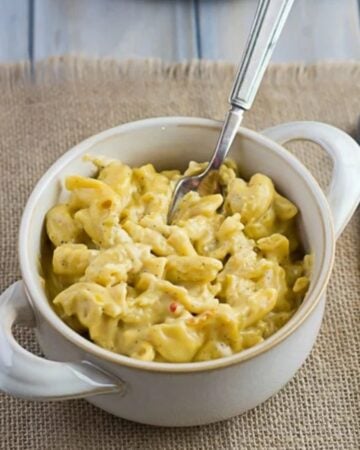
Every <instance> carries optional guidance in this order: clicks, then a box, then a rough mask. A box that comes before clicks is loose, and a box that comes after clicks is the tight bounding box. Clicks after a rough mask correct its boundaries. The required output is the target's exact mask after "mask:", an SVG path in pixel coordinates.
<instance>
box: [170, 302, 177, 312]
mask: <svg viewBox="0 0 360 450" xmlns="http://www.w3.org/2000/svg"><path fill="white" fill-rule="evenodd" d="M177 307H178V304H177V303H176V302H171V303H170V305H169V310H170V312H172V313H175V312H176V310H177Z"/></svg>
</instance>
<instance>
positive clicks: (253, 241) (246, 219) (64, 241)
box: [42, 157, 311, 362]
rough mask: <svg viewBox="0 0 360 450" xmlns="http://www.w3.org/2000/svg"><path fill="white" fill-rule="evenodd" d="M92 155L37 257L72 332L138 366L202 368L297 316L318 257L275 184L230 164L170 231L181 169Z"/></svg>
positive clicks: (193, 168) (192, 198)
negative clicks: (91, 169) (306, 246)
mask: <svg viewBox="0 0 360 450" xmlns="http://www.w3.org/2000/svg"><path fill="white" fill-rule="evenodd" d="M87 159H88V160H90V161H91V162H92V163H93V164H94V165H95V166H96V167H97V168H98V173H97V176H96V178H87V177H82V176H77V175H74V176H69V177H68V178H67V179H66V183H65V185H66V189H67V190H68V192H69V196H68V200H67V202H66V203H62V204H58V205H56V206H54V207H53V208H52V209H51V210H50V211H49V212H48V213H47V216H46V232H47V236H48V238H49V239H48V241H47V244H46V245H45V248H44V250H43V254H42V267H43V272H44V277H45V285H46V289H47V293H48V296H49V299H50V301H51V302H52V304H53V306H54V308H55V311H56V312H57V314H58V315H59V316H60V317H61V318H62V319H63V320H64V321H65V322H66V323H68V324H69V325H70V326H71V327H72V328H74V329H75V330H76V331H78V332H79V333H82V334H84V335H86V336H87V337H88V338H90V339H91V340H92V341H93V342H95V343H96V344H98V345H100V346H101V347H104V348H106V349H108V350H111V351H114V352H117V353H121V354H124V355H127V356H130V357H132V358H138V359H142V360H146V361H166V362H189V361H204V360H209V359H215V358H221V357H223V356H227V355H231V354H233V353H237V352H240V351H241V350H244V349H246V348H249V347H252V346H254V345H256V344H258V343H259V342H261V341H263V340H264V339H266V338H267V337H268V336H270V335H272V334H273V333H274V332H276V331H277V330H278V329H279V328H280V327H282V326H283V325H284V324H285V323H286V322H287V321H288V320H289V319H290V317H291V316H292V315H293V314H294V312H295V311H296V310H297V309H298V307H299V305H300V304H301V302H302V300H303V298H304V296H305V294H306V291H307V289H308V285H309V277H310V266H311V257H310V256H309V255H305V256H304V253H303V251H302V247H301V243H300V241H299V236H298V233H297V228H296V216H297V214H298V210H297V208H296V206H295V205H294V204H293V203H291V202H290V201H289V200H287V199H286V198H285V197H283V196H281V195H280V194H279V193H277V191H276V190H275V187H274V184H273V182H272V181H271V179H270V178H268V177H267V176H265V175H262V174H255V175H254V176H252V177H251V179H250V180H249V181H245V180H243V179H242V178H240V177H239V173H238V168H237V166H236V165H235V164H234V163H233V162H231V161H227V162H225V163H224V164H223V165H222V166H221V168H220V170H219V171H218V172H216V173H215V174H212V176H211V177H209V179H208V181H207V183H205V185H204V186H203V187H202V189H201V192H200V193H201V195H200V194H199V193H197V192H190V193H188V194H187V195H186V196H185V197H184V198H183V200H182V201H181V203H180V205H179V207H178V210H177V211H176V213H175V216H174V219H173V221H172V223H171V224H167V222H166V218H167V213H168V208H169V204H170V200H171V195H172V191H173V189H174V186H175V183H176V181H177V180H178V179H179V177H180V176H181V174H180V172H179V171H177V170H169V171H162V172H157V171H156V170H155V169H154V167H153V166H152V165H151V164H147V165H144V166H142V167H138V168H130V167H128V166H127V165H125V164H122V163H121V162H120V161H117V160H106V159H105V158H102V157H91V158H90V157H87ZM206 164H207V163H202V164H199V163H195V162H191V163H190V165H189V167H188V169H187V170H186V172H185V175H190V174H195V173H197V172H199V171H201V170H202V169H203V168H204V167H205V166H206ZM214 192H215V193H214Z"/></svg>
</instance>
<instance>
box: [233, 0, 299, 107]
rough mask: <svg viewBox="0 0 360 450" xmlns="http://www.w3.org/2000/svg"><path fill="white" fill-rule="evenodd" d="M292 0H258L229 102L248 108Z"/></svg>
mask: <svg viewBox="0 0 360 450" xmlns="http://www.w3.org/2000/svg"><path fill="white" fill-rule="evenodd" d="M293 2H294V0H260V1H259V4H258V7H257V10H256V14H255V18H254V22H253V24H252V27H251V31H250V36H249V39H248V42H247V45H246V47H245V51H244V54H243V57H242V60H241V63H240V67H239V70H238V73H237V75H236V79H235V83H234V87H233V90H232V92H231V95H230V99H229V102H230V103H231V104H232V105H233V106H237V107H239V108H242V109H245V110H248V109H250V107H251V105H252V103H253V101H254V98H255V95H256V92H257V90H258V88H259V85H260V83H261V80H262V78H263V75H264V72H265V70H266V67H267V65H268V63H269V60H270V58H271V55H272V53H273V50H274V47H275V45H276V43H277V40H278V39H279V36H280V33H281V31H282V29H283V27H284V24H285V22H286V19H287V16H288V14H289V12H290V9H291V7H292V4H293Z"/></svg>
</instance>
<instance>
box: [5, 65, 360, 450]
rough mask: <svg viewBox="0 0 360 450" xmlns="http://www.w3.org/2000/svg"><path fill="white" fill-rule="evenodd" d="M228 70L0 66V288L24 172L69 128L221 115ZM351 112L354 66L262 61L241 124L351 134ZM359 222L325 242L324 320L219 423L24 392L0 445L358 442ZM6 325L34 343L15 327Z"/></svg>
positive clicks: (76, 136)
mask: <svg viewBox="0 0 360 450" xmlns="http://www.w3.org/2000/svg"><path fill="white" fill-rule="evenodd" d="M233 76H234V67H233V66H232V65H228V64H223V63H207V62H200V63H199V62H192V63H187V64H177V65H167V64H164V63H161V62H159V61H123V62H114V61H89V60H85V59H79V58H65V59H64V58H58V59H55V60H50V61H45V62H43V63H40V64H38V65H37V66H36V67H35V68H34V69H33V70H31V68H30V67H29V66H28V65H27V64H18V65H8V66H4V65H2V66H0V152H1V158H0V164H1V169H0V250H1V251H0V290H1V291H2V290H3V289H5V287H7V286H8V285H9V284H10V283H12V282H13V281H15V280H16V279H18V278H19V270H18V261H17V254H16V246H17V230H18V224H19V220H20V215H21V212H22V209H23V206H24V204H25V202H26V198H27V197H28V195H29V193H30V191H31V189H32V187H33V186H34V183H35V182H36V180H37V179H38V178H39V177H40V175H41V174H42V173H43V172H44V171H45V170H46V169H47V168H48V167H49V165H50V164H51V163H52V162H53V161H54V160H55V159H56V158H58V157H59V156H60V155H61V154H62V153H64V152H65V151H66V150H67V149H68V148H70V147H72V146H73V145H74V144H76V143H78V142H79V141H81V140H82V139H84V138H86V137H88V136H90V135H92V134H94V133H97V132H99V131H101V130H104V129H106V128H108V127H112V126H114V125H118V124H120V123H123V122H128V121H131V120H136V119H140V118H145V117H151V116H165V115H190V116H203V117H211V118H216V119H222V118H223V116H224V113H225V110H226V108H227V103H226V100H227V96H228V93H229V90H230V87H231V82H232V78H233ZM359 114H360V63H355V62H354V63H351V62H349V63H326V64H325V63H323V64H318V65H313V66H306V67H304V66H301V65H285V66H273V67H271V68H270V69H269V71H268V73H267V75H266V77H265V80H264V82H263V84H262V87H261V90H260V93H259V94H258V97H257V99H256V102H255V104H254V107H253V109H252V111H251V112H249V113H248V114H247V115H246V118H245V126H247V127H249V128H253V129H256V130H261V129H262V128H265V127H268V126H270V125H274V124H278V123H281V122H286V121H291V120H305V119H306V120H320V121H323V122H328V123H330V124H333V125H336V126H337V127H340V128H342V129H344V130H345V131H347V132H349V133H350V134H352V135H355V133H356V126H357V121H358V118H359ZM294 151H295V152H296V154H297V155H298V156H299V157H300V158H301V159H302V160H303V161H304V162H305V163H306V164H307V165H308V166H309V167H310V168H311V170H313V172H314V173H315V174H316V175H317V176H318V178H319V179H320V182H321V184H324V183H325V182H326V180H327V179H328V177H329V173H330V164H329V161H328V159H327V157H325V156H324V154H323V153H321V152H319V151H318V149H316V148H315V146H314V145H309V144H304V143H302V144H300V145H297V146H296V147H294ZM359 151H360V150H359ZM359 176H360V174H359ZM359 219H360V216H359V212H357V213H356V214H355V216H354V217H353V219H352V221H351V223H350V224H349V225H348V227H347V229H346V230H345V232H344V233H343V235H342V236H341V238H340V239H339V242H338V247H337V254H336V263H335V268H334V272H333V276H332V278H331V281H330V285H329V290H328V302H327V309H326V315H325V320H324V323H323V326H322V329H321V333H320V336H319V339H318V341H317V343H316V345H315V348H314V350H313V352H312V354H311V356H310V358H309V359H308V361H307V362H306V364H305V365H304V367H303V368H302V369H301V370H300V371H299V372H298V374H297V375H296V376H295V378H294V379H293V380H292V381H291V382H290V383H289V384H288V385H287V386H286V387H285V388H284V389H283V390H282V391H281V392H280V393H279V394H277V395H276V396H275V397H273V398H271V399H270V400H268V401H267V402H266V403H265V404H263V405H261V406H259V407H257V408H256V409H254V410H252V411H250V412H248V413H246V414H244V415H242V416H240V417H236V418H234V419H232V420H228V421H224V422H221V423H216V424H213V425H208V426H203V427H195V428H183V429H165V428H155V427H150V426H145V425H139V424H136V423H131V422H127V421H125V420H122V419H118V418H115V417H112V416H110V415H108V414H106V413H105V412H103V411H101V410H99V409H96V408H95V407H93V406H91V405H90V404H88V403H87V402H86V401H84V400H79V401H67V402H61V403H33V402H28V401H23V400H18V399H14V398H11V397H9V396H6V395H2V394H0V448H1V449H6V450H12V449H61V450H82V449H84V450H85V449H86V450H87V449H106V450H107V449H128V450H132V449H141V450H142V449H150V448H151V449H164V450H167V449H169V450H170V449H172V450H173V449H174V450H180V449H181V450H182V449H199V450H201V449H266V450H270V449H284V450H285V449H286V450H288V449H324V450H325V449H326V450H330V449H334V450H335V449H336V450H340V449H344V450H345V449H346V450H351V449H358V448H359V447H360V437H359V430H360V394H359V391H360V374H359V372H360V364H359V337H360V330H359V319H360V298H359V269H360V268H359V250H360V238H359V236H360V220H359ZM17 334H18V336H19V339H20V341H21V342H22V343H23V344H24V345H25V346H26V347H27V348H30V349H32V350H35V351H37V346H36V343H35V340H34V337H33V335H32V334H31V333H30V332H29V331H28V330H24V329H20V330H18V331H17ZM0 351H1V349H0Z"/></svg>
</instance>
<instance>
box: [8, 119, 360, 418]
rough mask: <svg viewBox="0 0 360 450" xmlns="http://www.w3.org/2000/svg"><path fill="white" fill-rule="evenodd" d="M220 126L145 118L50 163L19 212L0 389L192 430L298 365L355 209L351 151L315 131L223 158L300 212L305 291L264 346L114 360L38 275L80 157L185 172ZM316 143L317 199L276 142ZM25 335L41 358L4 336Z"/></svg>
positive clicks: (308, 127)
mask: <svg viewBox="0 0 360 450" xmlns="http://www.w3.org/2000/svg"><path fill="white" fill-rule="evenodd" d="M221 125H222V124H221V123H219V122H215V121H212V120H207V119H200V118H190V117H166V118H155V119H147V120H142V121H138V122H133V123H129V124H125V125H121V126H118V127H115V128H112V129H109V130H106V131H104V132H102V133H100V134H98V135H96V136H93V137H91V138H89V139H87V140H85V141H84V142H82V143H80V144H79V145H77V146H76V147H74V148H72V149H71V150H69V151H68V152H67V153H65V154H64V155H63V156H62V157H61V158H59V159H58V160H57V161H56V162H55V163H54V164H53V165H52V166H51V167H50V169H49V170H48V171H47V172H46V173H45V175H44V176H43V177H42V178H41V179H40V181H39V182H38V183H37V185H36V186H35V188H34V190H33V192H32V193H31V195H30V197H29V200H28V202H27V205H26V207H25V210H24V213H23V217H22V222H21V227H20V233H19V260H20V267H21V274H22V280H20V281H17V282H16V283H14V284H13V285H12V286H10V287H9V288H8V289H7V290H6V291H5V292H4V293H3V294H2V295H1V297H0V347H1V354H0V389H2V390H3V391H5V392H7V393H9V394H11V395H14V396H18V397H22V398H27V399H33V400H65V399H68V398H78V397H84V398H86V399H87V400H88V401H89V402H91V403H93V404H94V405H96V406H98V407H100V408H102V409H104V410H106V411H108V412H110V413H112V414H115V415H116V416H119V417H123V418H126V419H129V420H133V421H137V422H142V423H147V424H152V425H162V426H190V425H199V424H206V423H210V422H214V421H218V420H223V419H226V418H229V417H232V416H234V415H237V414H241V413H243V412H244V411H247V410H249V409H251V408H254V407H255V406H256V405H258V404H260V403H262V402H263V401H265V400H266V399H267V398H269V397H270V396H272V395H273V394H275V393H276V392H277V391H278V390H279V389H281V387H282V386H284V385H285V384H286V383H287V382H288V381H289V380H290V379H291V378H292V377H293V375H294V374H295V372H296V371H297V370H298V369H299V368H300V366H301V365H302V364H303V363H304V361H305V359H306V358H307V356H308V355H309V353H310V351H311V349H312V347H313V345H314V342H315V339H316V336H317V334H318V332H319V328H320V324H321V321H322V317H323V312H324V306H325V293H326V286H327V283H328V281H329V277H330V274H331V269H332V265H333V259H334V249H335V240H336V238H337V237H338V236H339V234H340V233H341V231H342V230H343V228H344V226H345V225H346V223H347V222H348V220H349V219H350V217H351V215H352V213H353V212H354V210H355V208H356V206H357V205H358V203H359V199H360V179H359V176H358V174H359V171H360V150H359V146H358V145H357V144H356V142H355V141H354V140H353V139H352V138H351V137H350V136H348V135H347V134H345V133H344V132H342V131H340V130H338V129H336V128H334V127H331V126H329V125H326V124H321V123H316V122H294V123H289V124H284V125H279V126H277V127H274V128H271V129H268V130H265V131H264V132H262V133H256V132H254V131H251V130H248V129H245V128H241V129H239V132H238V134H237V136H236V139H235V141H234V144H233V146H232V149H231V152H230V155H229V156H230V157H231V158H232V159H234V160H235V161H236V162H237V163H238V164H239V166H240V168H241V175H242V176H243V177H250V176H251V175H252V174H254V173H256V172H262V173H264V174H266V175H268V176H269V177H270V178H272V179H273V180H274V182H275V185H276V187H277V189H278V190H279V191H280V192H281V193H282V194H284V195H286V197H288V198H289V199H290V200H291V201H293V202H294V203H295V204H296V205H297V206H298V207H299V210H300V217H299V226H300V230H301V234H302V238H303V241H304V245H305V248H306V249H307V251H311V252H312V253H313V254H314V266H313V273H312V279H311V283H310V287H309V290H308V293H307V295H306V297H305V299H304V301H303V303H302V305H301V306H300V308H299V309H298V311H297V312H296V313H295V314H294V316H293V317H292V318H291V319H290V320H289V322H287V323H286V324H285V325H284V326H283V327H282V328H281V329H280V330H279V331H278V332H276V333H275V334H274V335H272V336H271V337H269V338H268V339H266V340H265V341H264V342H262V343H260V344H258V345H256V346H255V347H252V348H250V349H247V350H245V351H242V352H240V353H238V354H234V355H231V356H228V357H224V358H220V359H216V360H211V361H205V362H195V363H161V362H146V361H140V360H136V359H132V358H129V357H126V356H123V355H119V354H115V353H112V352H110V351H108V350H105V349H103V348H101V347H99V346H97V345H96V344H94V343H92V342H90V341H89V340H87V339H85V338H84V337H82V336H81V335H79V334H77V333H76V332H75V331H73V330H72V329H71V328H69V327H68V326H67V325H66V324H65V323H64V322H62V320H61V319H60V318H59V317H58V316H57V315H56V313H55V312H54V311H53V309H52V308H51V306H50V303H49V301H48V299H47V297H46V295H45V292H44V286H43V282H42V279H41V277H40V275H39V256H40V247H41V241H42V236H43V229H44V218H45V214H46V212H47V211H48V209H49V208H50V207H51V206H53V205H54V204H55V203H56V202H57V201H58V198H59V194H60V181H61V180H62V179H63V178H64V177H66V176H67V175H69V174H74V173H78V174H82V175H86V176H89V175H92V169H91V168H90V165H89V164H88V163H85V162H83V160H82V156H83V155H84V154H86V153H89V154H102V155H105V156H109V157H116V158H119V159H120V160H122V161H123V162H124V163H127V164H129V165H131V166H138V165H140V164H143V163H147V162H151V163H153V164H154V165H155V167H156V168H157V169H164V168H167V169H169V168H180V169H184V168H185V166H186V165H187V163H188V162H189V161H190V160H197V161H206V160H209V158H210V155H211V152H212V150H213V148H214V146H215V143H216V140H217V137H218V135H219V132H220V129H221ZM295 139H307V140H312V141H314V142H317V143H318V144H320V145H321V146H322V147H323V148H324V149H325V150H326V151H327V152H328V153H329V155H330V156H331V157H332V158H333V162H334V171H333V176H332V181H331V183H330V187H329V189H328V194H327V197H326V196H325V194H324V193H323V192H322V190H321V188H320V187H319V185H318V183H317V182H316V181H315V179H314V178H313V176H312V175H311V174H310V173H309V171H308V170H307V169H306V168H305V167H304V166H303V165H302V164H301V163H300V162H299V161H298V160H297V159H296V158H295V157H294V156H293V155H292V154H291V153H289V152H288V151H287V150H286V149H285V148H284V147H282V144H285V143H286V142H289V141H292V140H295ZM16 323H20V324H22V325H24V326H30V327H34V328H35V330H36V336H37V339H38V341H39V344H40V346H41V349H42V351H43V353H44V354H45V356H46V359H45V358H40V357H37V356H35V355H33V354H31V353H29V352H28V351H26V350H25V349H23V348H22V347H21V346H20V345H19V344H18V343H17V342H16V341H15V339H14V337H13V335H12V326H13V325H14V324H16Z"/></svg>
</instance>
